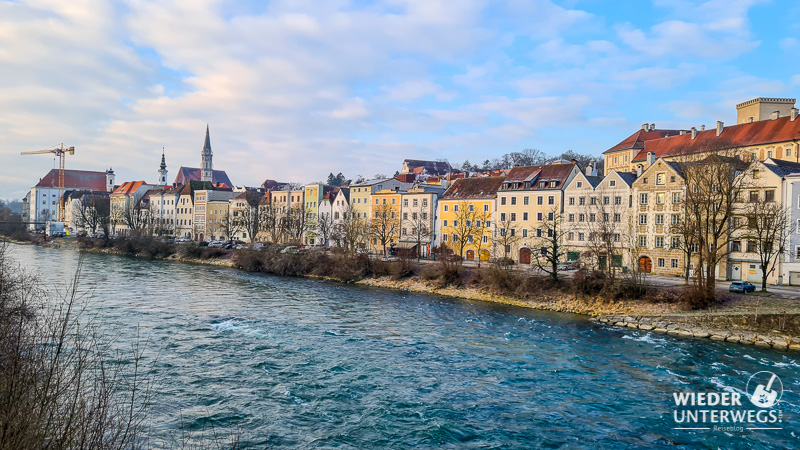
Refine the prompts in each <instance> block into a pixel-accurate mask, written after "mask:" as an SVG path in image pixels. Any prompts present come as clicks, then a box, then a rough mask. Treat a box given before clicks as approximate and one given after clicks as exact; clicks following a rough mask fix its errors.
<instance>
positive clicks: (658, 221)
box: [656, 214, 664, 225]
mask: <svg viewBox="0 0 800 450" xmlns="http://www.w3.org/2000/svg"><path fill="white" fill-rule="evenodd" d="M656 225H664V215H663V214H656Z"/></svg>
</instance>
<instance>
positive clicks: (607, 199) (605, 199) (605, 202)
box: [603, 196, 611, 205]
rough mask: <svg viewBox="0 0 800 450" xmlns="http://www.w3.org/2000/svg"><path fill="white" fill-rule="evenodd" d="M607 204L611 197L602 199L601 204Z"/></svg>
mask: <svg viewBox="0 0 800 450" xmlns="http://www.w3.org/2000/svg"><path fill="white" fill-rule="evenodd" d="M609 203H611V197H608V196H605V197H603V204H604V205H608V204H609Z"/></svg>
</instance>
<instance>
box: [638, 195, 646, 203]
mask: <svg viewBox="0 0 800 450" xmlns="http://www.w3.org/2000/svg"><path fill="white" fill-rule="evenodd" d="M639 204H642V205H646V204H647V194H639Z"/></svg>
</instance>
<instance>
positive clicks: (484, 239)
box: [481, 235, 489, 244]
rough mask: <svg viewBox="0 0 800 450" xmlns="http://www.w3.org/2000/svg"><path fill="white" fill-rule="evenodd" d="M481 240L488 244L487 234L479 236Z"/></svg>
mask: <svg viewBox="0 0 800 450" xmlns="http://www.w3.org/2000/svg"><path fill="white" fill-rule="evenodd" d="M481 242H483V243H484V244H488V243H489V236H486V235H483V237H482V238H481Z"/></svg>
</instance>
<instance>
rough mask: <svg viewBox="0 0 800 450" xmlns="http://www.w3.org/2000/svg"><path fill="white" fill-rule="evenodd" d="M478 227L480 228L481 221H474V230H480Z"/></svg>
mask: <svg viewBox="0 0 800 450" xmlns="http://www.w3.org/2000/svg"><path fill="white" fill-rule="evenodd" d="M480 227H481V221H480V220H476V221H475V228H480Z"/></svg>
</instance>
